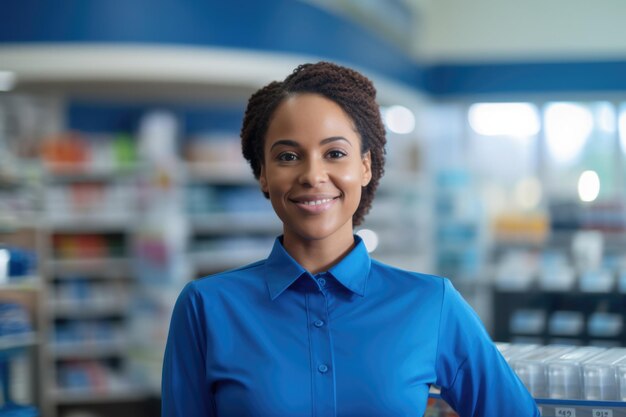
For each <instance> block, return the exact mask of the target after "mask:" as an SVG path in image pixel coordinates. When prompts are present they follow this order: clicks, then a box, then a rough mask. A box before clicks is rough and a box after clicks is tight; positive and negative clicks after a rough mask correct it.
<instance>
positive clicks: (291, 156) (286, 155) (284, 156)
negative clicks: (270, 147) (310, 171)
mask: <svg viewBox="0 0 626 417" xmlns="http://www.w3.org/2000/svg"><path fill="white" fill-rule="evenodd" d="M276 159H278V160H279V161H281V162H291V161H295V160H296V159H298V155H296V154H295V153H293V152H282V153H280V154H279V155H278V156H277V157H276Z"/></svg>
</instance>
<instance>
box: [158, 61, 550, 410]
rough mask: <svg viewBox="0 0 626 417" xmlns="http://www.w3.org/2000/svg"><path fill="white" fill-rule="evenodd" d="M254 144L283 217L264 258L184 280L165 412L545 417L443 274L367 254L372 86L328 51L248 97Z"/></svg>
mask: <svg viewBox="0 0 626 417" xmlns="http://www.w3.org/2000/svg"><path fill="white" fill-rule="evenodd" d="M241 138H242V145H243V146H242V147H243V154H244V157H245V158H246V159H247V160H248V161H249V162H250V164H251V166H252V170H253V172H254V175H255V177H256V178H257V179H258V181H259V184H260V187H261V190H262V191H263V192H264V193H265V195H266V197H268V198H269V199H270V201H271V203H272V206H273V208H274V210H275V212H276V214H277V215H278V217H279V218H280V219H281V220H282V222H283V235H282V236H280V237H279V238H277V239H276V242H275V243H274V247H273V249H272V251H271V253H270V255H269V257H268V258H267V259H265V260H263V261H260V262H256V263H253V264H251V265H248V266H245V267H243V268H240V269H236V270H232V271H228V272H224V273H221V274H217V275H213V276H210V277H207V278H204V279H200V280H196V281H194V282H191V283H189V284H188V285H187V286H186V287H185V289H184V290H183V291H182V293H181V295H180V297H179V299H178V301H177V303H176V306H175V308H174V313H173V316H172V322H171V327H170V334H169V338H168V342H167V348H166V352H165V361H164V369H163V401H162V405H163V409H162V415H163V416H167V417H172V416H178V417H195V416H204V417H206V416H220V417H224V416H272V417H280V416H290V417H294V416H316V417H318V416H319V417H321V416H360V417H366V416H422V415H423V414H424V410H425V407H426V402H427V396H428V390H429V387H430V386H431V385H433V384H434V385H438V386H440V387H441V395H442V397H443V398H444V399H445V400H446V401H447V402H448V403H449V404H450V405H451V406H452V407H454V408H455V409H456V410H457V412H458V413H459V414H460V416H462V417H464V416H487V417H491V416H499V415H507V416H520V417H522V416H523V417H529V416H539V412H538V410H537V407H536V405H535V403H534V401H533V399H532V398H531V396H530V395H529V394H528V392H527V391H526V389H525V388H524V386H523V385H522V383H521V382H520V380H519V379H518V378H517V377H516V375H515V374H514V373H513V372H512V371H511V369H510V368H509V367H508V365H507V363H506V362H505V361H504V359H503V358H502V356H501V355H500V354H499V353H498V351H497V349H496V348H495V346H494V345H493V343H492V342H491V340H490V339H489V336H488V335H487V333H486V332H485V330H484V328H483V326H482V324H481V323H480V320H479V319H478V317H477V316H476V314H475V313H474V312H473V311H472V310H471V308H470V307H469V306H468V305H467V304H466V303H465V301H464V300H463V299H462V298H461V296H460V295H459V293H458V292H457V291H456V290H455V289H454V288H453V287H452V285H451V284H450V282H449V281H448V280H447V279H445V278H441V277H436V276H430V275H424V274H418V273H414V272H408V271H403V270H400V269H396V268H393V267H390V266H387V265H384V264H382V263H380V262H377V261H375V260H373V259H370V257H369V255H368V253H367V250H366V249H365V246H364V244H363V242H362V241H361V239H360V238H359V237H358V236H355V235H353V227H354V226H355V225H358V224H359V223H360V222H361V221H362V220H363V217H364V216H365V214H366V213H367V211H368V210H369V208H370V205H371V203H372V200H373V197H374V193H375V191H376V187H377V186H378V182H379V179H380V177H381V176H382V173H383V165H384V146H385V131H384V127H383V125H382V122H381V118H380V112H379V107H378V105H377V104H376V90H375V89H374V86H373V85H372V83H371V82H370V81H369V80H368V79H367V78H365V77H364V76H362V75H361V74H359V73H358V72H356V71H353V70H351V69H348V68H344V67H341V66H338V65H334V64H331V63H327V62H319V63H316V64H305V65H301V66H300V67H298V68H296V69H295V70H294V72H293V73H292V74H291V75H289V76H288V77H287V78H286V79H285V80H284V81H282V82H272V83H270V84H269V85H267V86H265V87H264V88H262V89H260V90H259V91H258V92H256V93H255V94H253V95H252V97H251V98H250V100H249V103H248V107H247V109H246V114H245V117H244V120H243V127H242V130H241Z"/></svg>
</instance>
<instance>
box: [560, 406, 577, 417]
mask: <svg viewBox="0 0 626 417" xmlns="http://www.w3.org/2000/svg"><path fill="white" fill-rule="evenodd" d="M555 416H556V417H576V409H575V408H556V410H555Z"/></svg>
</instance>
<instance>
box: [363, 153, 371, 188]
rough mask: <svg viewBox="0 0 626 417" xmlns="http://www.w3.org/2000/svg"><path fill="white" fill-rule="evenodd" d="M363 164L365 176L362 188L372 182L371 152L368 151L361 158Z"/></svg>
mask: <svg viewBox="0 0 626 417" xmlns="http://www.w3.org/2000/svg"><path fill="white" fill-rule="evenodd" d="M361 162H362V164H363V176H362V180H361V186H363V187H365V186H367V184H369V183H370V181H371V180H372V156H371V154H370V151H367V152H366V153H365V154H363V156H361Z"/></svg>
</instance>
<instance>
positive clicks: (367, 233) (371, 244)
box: [356, 229, 378, 253]
mask: <svg viewBox="0 0 626 417" xmlns="http://www.w3.org/2000/svg"><path fill="white" fill-rule="evenodd" d="M356 234H357V235H359V236H360V237H361V239H363V243H364V244H365V248H366V249H367V251H368V252H370V253H371V252H374V251H375V250H376V248H377V247H378V234H377V233H376V232H375V231H373V230H370V229H361V230H359V231H358V232H356Z"/></svg>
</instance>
